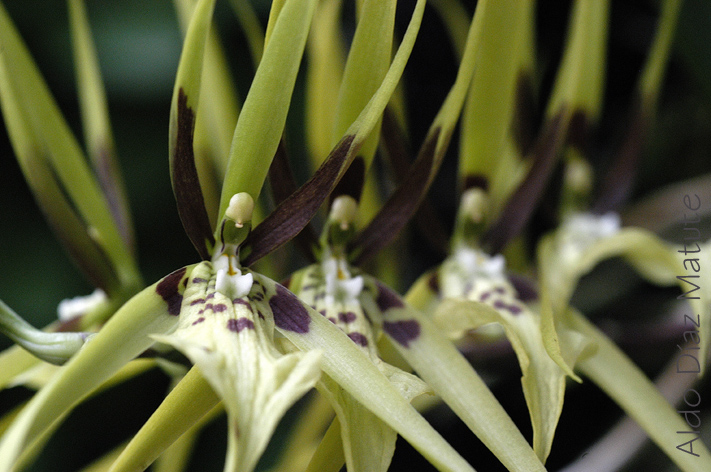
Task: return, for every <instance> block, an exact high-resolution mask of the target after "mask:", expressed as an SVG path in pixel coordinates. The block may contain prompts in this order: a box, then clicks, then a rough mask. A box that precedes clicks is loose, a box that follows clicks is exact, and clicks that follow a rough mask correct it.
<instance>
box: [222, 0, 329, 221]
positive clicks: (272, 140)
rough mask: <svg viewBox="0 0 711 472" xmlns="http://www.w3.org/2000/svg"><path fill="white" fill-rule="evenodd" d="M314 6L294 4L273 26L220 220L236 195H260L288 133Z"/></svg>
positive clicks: (247, 104) (293, 0) (237, 137)
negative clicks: (290, 109)
mask: <svg viewBox="0 0 711 472" xmlns="http://www.w3.org/2000/svg"><path fill="white" fill-rule="evenodd" d="M315 5H316V1H315V0H289V1H287V2H286V3H285V4H284V7H283V9H282V10H281V11H280V12H279V15H278V17H277V19H276V21H275V22H274V29H273V32H272V35H271V38H270V39H269V41H268V42H267V44H266V46H265V49H264V55H263V56H262V60H261V62H260V63H259V67H258V68H257V72H256V73H255V76H254V79H253V80H252V85H251V87H250V90H249V93H248V94H247V98H246V99H245V101H244V104H243V107H242V111H241V113H240V115H239V118H238V120H237V126H236V127H235V130H234V136H233V138H232V147H231V149H230V158H229V162H228V164H227V170H226V175H225V181H224V183H223V186H222V194H221V197H220V209H219V213H218V218H217V221H222V218H223V217H224V214H225V210H226V209H227V206H228V204H229V201H230V198H232V196H233V195H235V194H236V193H239V192H247V193H249V194H250V195H251V196H252V198H253V199H254V201H257V199H258V197H259V194H260V192H261V189H262V185H263V184H264V180H265V179H266V177H267V173H268V171H269V166H270V164H271V161H272V158H273V157H274V153H275V152H276V150H277V146H278V145H279V140H280V139H281V135H282V132H283V130H284V124H285V122H286V115H287V112H288V110H289V103H290V102H291V95H292V92H293V88H294V84H295V81H296V74H297V72H298V71H299V65H300V64H301V56H302V53H303V51H304V46H305V44H306V36H307V34H308V32H309V26H310V24H311V17H312V15H313V11H314V7H315ZM255 136H259V139H254V137H255Z"/></svg>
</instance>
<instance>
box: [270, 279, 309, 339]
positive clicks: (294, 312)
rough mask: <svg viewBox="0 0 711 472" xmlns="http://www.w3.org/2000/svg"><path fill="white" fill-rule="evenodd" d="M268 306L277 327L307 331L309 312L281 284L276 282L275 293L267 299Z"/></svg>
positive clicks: (298, 331) (297, 331)
mask: <svg viewBox="0 0 711 472" xmlns="http://www.w3.org/2000/svg"><path fill="white" fill-rule="evenodd" d="M269 308H271V309H272V313H273V314H274V324H275V325H276V327H277V328H280V329H284V330H287V331H292V332H294V333H308V332H309V323H311V318H310V317H309V312H308V311H306V308H305V307H304V306H303V305H302V304H301V301H300V300H299V299H298V298H296V296H295V295H294V294H292V293H291V292H289V291H288V290H287V289H285V288H284V287H283V286H282V285H280V284H276V295H274V296H273V297H271V298H270V299H269Z"/></svg>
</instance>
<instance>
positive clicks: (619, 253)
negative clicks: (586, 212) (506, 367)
mask: <svg viewBox="0 0 711 472" xmlns="http://www.w3.org/2000/svg"><path fill="white" fill-rule="evenodd" d="M565 237H566V234H565V229H564V228H561V229H559V230H558V231H556V232H555V233H552V234H550V235H547V236H545V237H544V238H543V240H542V241H541V242H540V243H539V246H538V267H539V271H540V300H541V301H540V306H541V331H542V333H543V342H544V344H545V346H546V350H547V351H548V353H549V355H550V356H551V357H552V358H553V359H554V360H555V361H556V363H558V365H559V366H560V367H561V368H562V369H563V370H565V371H566V373H567V374H568V375H570V376H571V377H572V378H573V379H575V380H578V381H579V377H578V376H577V375H575V374H574V373H573V371H572V366H570V365H569V364H567V363H566V362H565V360H564V353H562V351H561V348H560V342H559V340H558V333H557V329H558V328H557V325H558V323H559V320H560V318H562V317H564V316H565V313H566V311H567V306H568V302H569V301H570V297H571V296H572V295H573V291H574V290H575V287H576V286H577V284H578V281H579V280H580V278H581V277H582V276H583V275H585V274H587V273H588V272H589V271H591V270H592V269H593V268H594V267H595V266H596V265H597V264H598V263H600V262H601V261H603V260H605V259H609V258H612V257H622V258H624V259H625V261H627V262H628V263H629V264H630V265H632V266H633V267H634V268H635V269H636V270H637V272H639V274H640V275H641V276H643V277H644V278H646V279H647V280H649V281H650V282H652V283H654V284H657V285H663V286H668V285H673V284H675V283H676V282H677V279H676V276H677V275H678V274H680V273H682V271H681V267H680V264H679V262H678V261H677V260H676V257H675V255H674V253H673V252H672V250H671V248H670V247H669V246H668V245H667V244H666V243H664V242H663V241H662V240H661V239H659V238H658V237H657V236H655V235H654V234H652V233H650V232H648V231H645V230H642V229H638V228H623V229H621V230H620V231H619V232H617V233H616V234H614V235H611V236H608V237H604V238H602V239H600V240H598V241H596V242H594V243H592V244H589V245H587V246H585V247H579V248H575V247H573V248H572V250H571V251H568V250H567V249H568V247H569V246H570V244H568V243H566V242H565V241H564V238H565ZM573 244H575V242H573Z"/></svg>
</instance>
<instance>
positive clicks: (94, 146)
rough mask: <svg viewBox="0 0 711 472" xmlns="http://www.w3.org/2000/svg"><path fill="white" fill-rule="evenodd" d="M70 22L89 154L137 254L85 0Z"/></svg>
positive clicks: (72, 8)
mask: <svg viewBox="0 0 711 472" xmlns="http://www.w3.org/2000/svg"><path fill="white" fill-rule="evenodd" d="M69 20H70V26H71V33H72V46H73V51H74V61H75V62H76V74H77V88H78V92H79V104H80V106H81V117H82V125H83V128H84V140H85V142H86V148H87V153H88V154H89V157H90V159H91V161H92V163H93V166H94V170H95V171H96V176H97V177H98V179H99V183H100V184H101V188H102V190H103V192H104V194H105V195H106V197H107V200H108V203H109V208H110V209H111V213H112V214H113V217H114V220H115V221H116V225H117V226H118V228H119V230H120V232H121V236H122V237H123V240H124V242H125V244H126V246H127V247H128V248H130V249H131V250H132V251H133V249H134V235H133V224H132V222H131V214H130V210H129V207H128V200H127V197H126V189H125V187H124V184H123V179H122V178H121V172H120V169H119V166H118V161H117V159H116V149H115V146H114V140H113V134H112V132H111V123H110V121H109V111H108V104H107V101H106V92H105V91H104V87H103V83H102V80H101V71H100V69H99V62H98V60H97V57H96V50H95V47H94V41H93V39H92V36H91V30H90V28H89V22H88V19H87V14H86V7H85V5H84V1H83V0H71V1H70V2H69Z"/></svg>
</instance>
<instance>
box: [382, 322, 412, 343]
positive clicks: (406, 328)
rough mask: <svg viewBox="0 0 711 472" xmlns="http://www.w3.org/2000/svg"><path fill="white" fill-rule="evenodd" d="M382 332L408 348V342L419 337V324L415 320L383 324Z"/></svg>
mask: <svg viewBox="0 0 711 472" xmlns="http://www.w3.org/2000/svg"><path fill="white" fill-rule="evenodd" d="M383 331H385V332H386V333H387V334H388V335H389V336H390V337H391V338H393V339H394V340H395V341H397V342H398V343H399V344H401V345H403V346H405V347H408V345H409V344H410V341H414V340H415V339H417V338H418V337H419V336H420V323H418V322H417V321H416V320H404V321H394V322H389V321H385V322H383Z"/></svg>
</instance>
